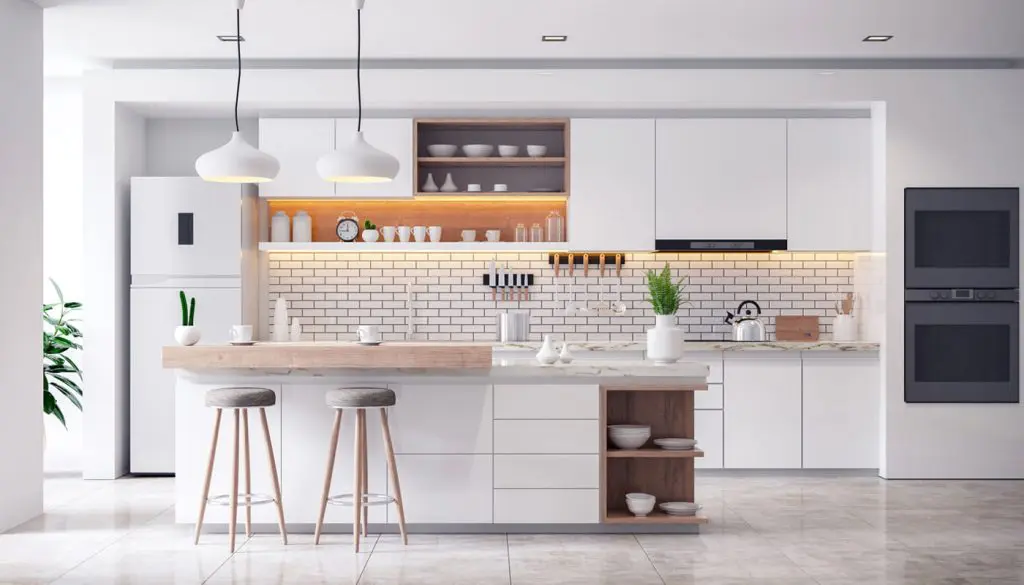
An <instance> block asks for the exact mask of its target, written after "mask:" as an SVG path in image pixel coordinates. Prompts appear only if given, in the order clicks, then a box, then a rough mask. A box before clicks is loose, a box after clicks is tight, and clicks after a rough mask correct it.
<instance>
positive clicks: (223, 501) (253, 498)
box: [206, 494, 274, 507]
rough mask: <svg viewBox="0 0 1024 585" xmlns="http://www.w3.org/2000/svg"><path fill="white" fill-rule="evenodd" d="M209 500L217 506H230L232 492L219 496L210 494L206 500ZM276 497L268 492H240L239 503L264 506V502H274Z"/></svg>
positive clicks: (241, 504) (240, 504)
mask: <svg viewBox="0 0 1024 585" xmlns="http://www.w3.org/2000/svg"><path fill="white" fill-rule="evenodd" d="M206 501H207V502H209V503H211V504H213V505H215V506H230V505H231V494H220V495H217V496H210V497H209V498H207V500H206ZM273 503H274V498H273V497H271V496H268V495H266V494H238V505H239V506H250V507H251V506H262V505H264V504H273Z"/></svg>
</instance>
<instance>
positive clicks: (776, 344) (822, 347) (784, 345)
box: [494, 340, 881, 359]
mask: <svg viewBox="0 0 1024 585" xmlns="http://www.w3.org/2000/svg"><path fill="white" fill-rule="evenodd" d="M562 343H563V341H562V340H558V341H557V343H556V345H558V346H559V347H561V345H562ZM541 345H543V343H542V342H540V341H524V342H516V343H495V345H494V349H495V350H496V351H501V352H517V351H537V350H539V349H540V347H541ZM880 347H881V345H880V344H878V343H872V342H866V341H854V342H846V341H806V342H804V341H756V342H754V341H744V342H740V341H687V342H686V343H685V344H683V348H684V351H692V352H714V351H725V352H748V351H751V352H768V351H772V352H801V351H815V352H877V351H879V349H880ZM569 349H571V350H572V351H574V352H587V353H590V352H594V353H600V352H604V353H614V352H631V351H635V352H644V351H647V344H646V343H645V342H642V341H569ZM588 359H589V358H588Z"/></svg>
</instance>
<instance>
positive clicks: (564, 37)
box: [540, 35, 569, 43]
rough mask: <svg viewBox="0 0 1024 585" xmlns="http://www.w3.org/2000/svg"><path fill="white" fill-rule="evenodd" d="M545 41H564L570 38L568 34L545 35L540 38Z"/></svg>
mask: <svg viewBox="0 0 1024 585" xmlns="http://www.w3.org/2000/svg"><path fill="white" fill-rule="evenodd" d="M540 40H541V41H542V42H545V43H564V42H565V41H568V40H569V37H568V35H544V36H542V37H541V38H540Z"/></svg>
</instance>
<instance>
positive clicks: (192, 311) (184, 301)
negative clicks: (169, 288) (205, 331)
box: [174, 291, 199, 345]
mask: <svg viewBox="0 0 1024 585" xmlns="http://www.w3.org/2000/svg"><path fill="white" fill-rule="evenodd" d="M178 298H179V299H180V300H181V325H179V326H178V327H175V328H174V340H175V341H177V342H178V345H195V344H197V343H199V329H198V328H197V327H196V326H195V325H196V298H195V297H192V299H191V300H189V299H188V297H186V296H185V291H178Z"/></svg>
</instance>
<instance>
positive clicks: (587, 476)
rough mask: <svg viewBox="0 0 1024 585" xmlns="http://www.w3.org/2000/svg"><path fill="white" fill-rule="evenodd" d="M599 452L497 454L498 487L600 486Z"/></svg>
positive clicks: (495, 478)
mask: <svg viewBox="0 0 1024 585" xmlns="http://www.w3.org/2000/svg"><path fill="white" fill-rule="evenodd" d="M600 463H601V461H600V456H599V455H495V456H494V487H495V489H499V488H506V489H584V488H586V489H597V488H598V487H599V486H600V479H599V476H600V473H601V469H600Z"/></svg>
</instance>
